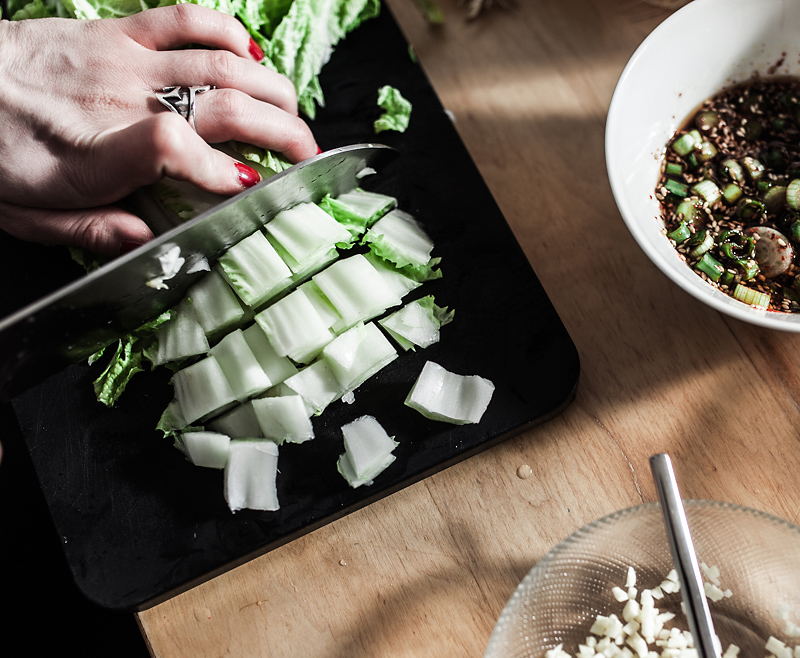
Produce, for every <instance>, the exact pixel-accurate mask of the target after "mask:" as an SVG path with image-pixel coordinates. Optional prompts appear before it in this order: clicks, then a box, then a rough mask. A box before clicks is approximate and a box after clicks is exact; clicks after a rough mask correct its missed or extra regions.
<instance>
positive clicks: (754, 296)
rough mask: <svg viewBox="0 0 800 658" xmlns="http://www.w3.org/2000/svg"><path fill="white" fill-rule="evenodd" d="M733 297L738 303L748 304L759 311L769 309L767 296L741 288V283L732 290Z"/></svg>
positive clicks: (744, 287)
mask: <svg viewBox="0 0 800 658" xmlns="http://www.w3.org/2000/svg"><path fill="white" fill-rule="evenodd" d="M733 296H734V297H735V298H736V299H738V300H739V301H740V302H744V303H745V304H750V306H755V307H756V308H760V309H767V308H769V299H770V298H769V295H768V294H766V293H763V292H759V291H758V290H753V289H752V288H748V287H747V286H743V285H742V284H741V283H737V284H736V288H734V290H733Z"/></svg>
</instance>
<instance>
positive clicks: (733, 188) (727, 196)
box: [722, 183, 743, 205]
mask: <svg viewBox="0 0 800 658" xmlns="http://www.w3.org/2000/svg"><path fill="white" fill-rule="evenodd" d="M742 194H743V192H742V188H741V187H739V186H738V185H737V184H736V183H728V184H727V185H726V186H725V187H724V189H723V190H722V198H723V199H724V200H725V203H727V204H729V205H733V204H734V203H736V202H737V201H738V200H739V199H741V198H742Z"/></svg>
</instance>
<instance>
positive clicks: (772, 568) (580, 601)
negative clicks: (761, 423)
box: [485, 500, 800, 658]
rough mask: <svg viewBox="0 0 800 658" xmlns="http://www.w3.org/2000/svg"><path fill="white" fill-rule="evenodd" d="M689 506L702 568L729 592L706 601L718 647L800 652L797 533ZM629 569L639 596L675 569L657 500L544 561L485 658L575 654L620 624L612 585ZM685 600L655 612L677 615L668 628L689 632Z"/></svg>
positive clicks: (671, 599)
mask: <svg viewBox="0 0 800 658" xmlns="http://www.w3.org/2000/svg"><path fill="white" fill-rule="evenodd" d="M684 504H685V506H686V517H687V520H688V523H689V527H690V529H691V532H692V538H693V541H694V545H695V550H696V552H697V557H698V561H699V562H701V563H703V564H705V565H707V566H708V567H717V568H718V569H719V587H720V589H721V590H723V591H724V590H730V593H729V596H727V597H724V598H722V599H721V600H719V601H716V602H714V601H709V606H710V608H711V615H712V618H713V620H714V624H715V630H716V632H717V635H718V636H719V638H720V641H721V645H722V650H723V651H724V650H725V649H726V648H727V647H728V645H729V644H735V645H736V646H738V647H740V649H741V652H740V654H739V656H740V658H749V657H750V656H753V657H754V658H763V657H764V656H767V654H768V653H770V652H768V651H765V649H764V648H765V644H766V642H767V640H768V639H769V637H770V636H773V637H775V638H777V639H779V640H781V641H782V642H784V643H785V644H786V645H788V646H790V647H792V648H793V647H794V646H795V645H800V637H798V636H797V633H798V632H800V527H798V526H796V525H793V524H791V523H789V522H788V521H784V520H782V519H779V518H777V517H774V516H770V515H768V514H764V513H762V512H758V511H756V510H752V509H748V508H745V507H739V506H736V505H731V504H727V503H720V502H712V501H699V500H688V501H684ZM628 567H633V569H634V570H635V573H636V587H637V588H638V590H639V592H641V590H642V589H652V588H655V587H657V586H659V585H660V584H661V583H662V582H663V581H664V580H665V578H666V576H667V574H668V573H669V572H670V571H671V570H672V569H673V564H672V558H671V555H670V552H669V545H668V543H667V535H666V531H665V529H664V525H663V520H662V517H661V508H660V506H659V505H658V503H650V504H645V505H640V506H637V507H632V508H629V509H625V510H622V511H620V512H616V513H614V514H611V515H610V516H607V517H604V518H602V519H600V520H598V521H595V522H593V523H590V524H589V525H587V526H585V527H584V528H582V529H581V530H578V531H577V532H576V533H574V534H573V535H571V536H570V537H568V538H567V539H565V540H564V541H563V542H561V543H560V544H559V545H558V546H556V547H555V548H554V549H553V550H552V551H551V552H550V553H548V554H547V555H546V556H545V557H544V558H542V560H541V561H540V562H539V563H538V564H536V566H535V567H534V568H533V569H532V570H531V571H530V572H529V573H528V575H527V576H526V577H525V579H524V580H523V581H522V582H521V583H520V585H519V586H518V587H517V589H516V591H515V592H514V594H513V596H512V597H511V599H510V600H509V601H508V603H507V604H506V606H505V608H504V609H503V612H502V614H501V615H500V617H499V619H498V621H497V624H496V626H495V628H494V631H493V632H492V635H491V637H490V639H489V644H488V646H487V649H486V653H485V658H499V657H501V656H502V657H503V658H523V657H526V658H527V657H530V658H545V652H547V651H548V650H550V649H553V648H555V647H557V646H558V645H562V648H563V650H564V651H566V652H568V653H569V654H570V655H571V656H577V655H578V645H579V644H582V643H584V641H585V639H586V638H587V637H588V636H590V635H591V633H590V630H589V629H590V628H591V626H592V624H593V623H594V621H595V619H596V618H597V616H598V615H603V616H609V615H610V614H612V613H613V614H616V615H617V616H618V617H620V618H622V614H621V613H622V609H623V606H624V603H621V602H619V601H618V600H617V599H616V598H615V596H614V594H613V593H612V588H613V587H620V588H622V589H623V590H624V589H625V588H626V580H627V576H628ZM712 575H713V574H712ZM706 580H708V579H706ZM680 602H681V594H680V592H676V593H671V594H665V595H664V598H662V599H659V600H656V601H655V605H656V607H657V608H658V609H659V611H661V612H667V611H668V612H672V613H674V614H675V615H676V616H675V618H674V619H673V620H672V621H671V622H668V623H667V626H674V627H677V628H679V629H681V630H688V623H687V621H686V618H685V616H684V615H683V613H682V612H681V607H680ZM623 623H624V622H623ZM650 648H651V649H653V650H656V651H658V652H659V653H660V652H661V648H659V647H655V646H653V645H651V647H650ZM794 655H795V656H797V655H800V649H798V652H797V653H795V654H794Z"/></svg>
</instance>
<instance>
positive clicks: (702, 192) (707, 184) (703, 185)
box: [692, 178, 722, 205]
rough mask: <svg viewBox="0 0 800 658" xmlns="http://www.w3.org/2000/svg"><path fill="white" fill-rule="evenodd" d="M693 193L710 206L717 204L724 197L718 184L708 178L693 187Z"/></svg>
mask: <svg viewBox="0 0 800 658" xmlns="http://www.w3.org/2000/svg"><path fill="white" fill-rule="evenodd" d="M692 192H694V193H695V194H697V195H699V196H700V197H702V198H703V200H704V201H705V202H706V203H707V204H709V205H712V204H714V203H716V202H717V201H718V200H719V199H720V197H721V196H722V191H721V190H720V189H719V188H718V187H717V184H716V183H715V182H714V181H713V180H709V179H708V178H704V179H703V180H701V181H698V182H696V183H695V184H694V185H692Z"/></svg>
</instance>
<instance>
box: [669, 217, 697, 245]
mask: <svg viewBox="0 0 800 658" xmlns="http://www.w3.org/2000/svg"><path fill="white" fill-rule="evenodd" d="M667 237H668V238H669V239H670V240H672V241H674V242H675V244H683V243H684V242H686V241H687V240H688V239H689V238H691V237H692V231H691V230H690V229H689V225H688V224H687V223H686V222H681V223H680V224H678V226H677V227H676V228H675V230H673V231H670V232H669V233H667Z"/></svg>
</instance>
